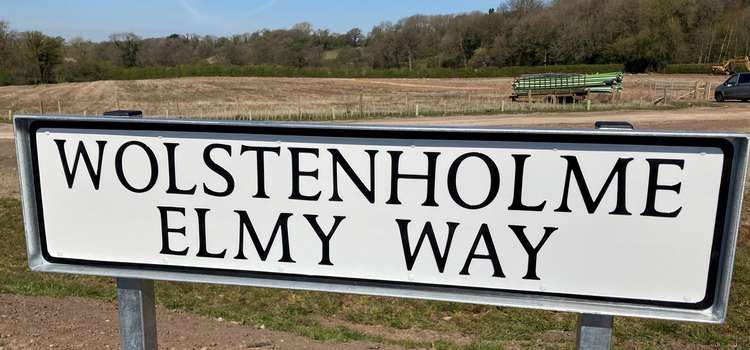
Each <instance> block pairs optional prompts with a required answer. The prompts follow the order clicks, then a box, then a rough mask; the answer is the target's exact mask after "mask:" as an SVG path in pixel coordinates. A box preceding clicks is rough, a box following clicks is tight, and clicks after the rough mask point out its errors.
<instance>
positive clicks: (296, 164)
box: [289, 147, 320, 201]
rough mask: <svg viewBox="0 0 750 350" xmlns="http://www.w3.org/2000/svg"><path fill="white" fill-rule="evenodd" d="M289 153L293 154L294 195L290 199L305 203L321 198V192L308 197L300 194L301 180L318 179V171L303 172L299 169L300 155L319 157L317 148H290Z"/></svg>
mask: <svg viewBox="0 0 750 350" xmlns="http://www.w3.org/2000/svg"><path fill="white" fill-rule="evenodd" d="M289 152H290V153H292V195H291V196H289V199H298V200H303V201H316V200H318V198H320V191H318V193H316V194H314V195H312V196H307V195H304V194H302V193H300V190H299V178H300V177H302V176H309V177H312V178H315V179H316V180H317V179H318V169H315V170H312V171H301V170H300V169H299V155H300V154H301V153H307V154H312V155H314V156H315V158H317V157H318V150H317V149H315V148H296V147H290V148H289Z"/></svg>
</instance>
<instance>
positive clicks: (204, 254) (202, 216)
mask: <svg viewBox="0 0 750 350" xmlns="http://www.w3.org/2000/svg"><path fill="white" fill-rule="evenodd" d="M208 211H209V209H202V208H196V209H195V212H196V213H197V214H198V243H199V244H200V245H199V248H198V254H196V256H198V257H201V258H217V259H221V258H223V257H224V255H226V253H227V250H226V249H224V250H222V251H221V253H210V252H209V251H208V243H207V242H206V213H207V212H208Z"/></svg>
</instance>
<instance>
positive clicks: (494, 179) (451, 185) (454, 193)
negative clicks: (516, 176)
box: [448, 152, 500, 209]
mask: <svg viewBox="0 0 750 350" xmlns="http://www.w3.org/2000/svg"><path fill="white" fill-rule="evenodd" d="M469 157H476V158H479V159H481V160H482V161H483V162H484V164H485V165H487V170H489V171H490V191H489V193H487V197H486V198H485V199H484V201H483V202H482V203H479V204H476V205H471V204H469V203H466V202H465V201H464V200H463V198H461V196H460V195H459V194H458V186H457V184H456V182H457V180H456V176H457V174H458V167H459V166H461V163H462V162H463V161H464V160H466V159H467V158H469ZM499 189H500V171H498V170H497V165H495V162H493V161H492V159H491V158H490V157H488V156H487V155H486V154H482V153H477V152H472V153H466V154H463V155H461V156H460V157H458V158H456V160H455V161H453V164H451V167H450V169H448V193H450V195H451V198H453V201H454V202H456V204H458V205H460V206H461V207H464V208H466V209H481V208H484V207H486V206H487V205H489V204H490V203H492V201H493V200H494V199H495V197H497V191H498V190H499Z"/></svg>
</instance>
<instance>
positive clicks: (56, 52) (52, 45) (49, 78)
mask: <svg viewBox="0 0 750 350" xmlns="http://www.w3.org/2000/svg"><path fill="white" fill-rule="evenodd" d="M63 41H64V40H63V39H62V38H59V37H58V38H52V37H49V36H46V35H44V34H42V33H41V32H37V31H34V32H26V33H25V34H24V42H25V43H26V49H27V50H28V53H29V54H30V59H31V60H32V62H34V64H35V69H34V74H35V76H34V77H33V80H32V81H33V82H35V83H53V82H55V77H54V72H55V67H57V66H58V65H59V64H60V63H62V47H63Z"/></svg>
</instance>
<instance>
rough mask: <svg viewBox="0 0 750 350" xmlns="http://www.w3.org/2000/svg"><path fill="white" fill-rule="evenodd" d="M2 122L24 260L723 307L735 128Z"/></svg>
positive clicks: (58, 268)
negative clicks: (11, 144) (8, 139)
mask: <svg viewBox="0 0 750 350" xmlns="http://www.w3.org/2000/svg"><path fill="white" fill-rule="evenodd" d="M14 123H15V128H16V142H17V150H18V159H19V171H20V178H21V188H22V195H23V208H24V219H25V227H26V238H27V245H28V254H29V265H30V267H31V269H32V270H34V271H48V272H66V273H80V274H93V275H104V276H114V277H123V278H142V279H157V280H159V279H162V280H176V281H192V282H209V283H224V284H237V285H250V286H261V287H276V288H294V289H305V290H321V291H335V292H348V293H360V294H373V295H386V296H397V297H409V298H422V299H433V300H446V301H457V302H469V303H481V304H490V305H502V306H517V307H529V308H540V309H552V310H561V311H573V312H582V313H594V314H608V315H624V316H641V317H653V318H663V319H676V320H686V321H701V322H721V321H723V320H724V318H725V316H726V307H727V300H728V295H729V283H730V279H731V272H732V263H733V258H734V251H735V245H736V239H737V231H738V223H739V214H740V208H741V200H742V193H743V187H744V183H745V171H746V168H747V144H748V142H747V137H746V136H745V135H739V134H725V133H686V132H680V133H676V132H656V131H653V132H645V131H617V130H607V131H604V130H578V131H572V130H566V131H563V130H499V129H467V128H416V127H375V126H343V125H342V126H338V125H337V126H331V125H301V124H268V123H237V122H220V121H216V122H209V121H184V120H183V121H171V120H170V121H168V120H146V119H137V120H136V119H117V118H72V117H49V116H48V117H35V116H20V117H19V116H17V117H16V118H15V120H14Z"/></svg>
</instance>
